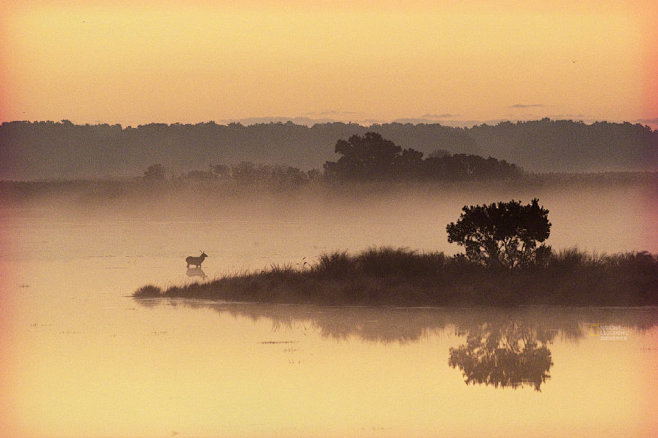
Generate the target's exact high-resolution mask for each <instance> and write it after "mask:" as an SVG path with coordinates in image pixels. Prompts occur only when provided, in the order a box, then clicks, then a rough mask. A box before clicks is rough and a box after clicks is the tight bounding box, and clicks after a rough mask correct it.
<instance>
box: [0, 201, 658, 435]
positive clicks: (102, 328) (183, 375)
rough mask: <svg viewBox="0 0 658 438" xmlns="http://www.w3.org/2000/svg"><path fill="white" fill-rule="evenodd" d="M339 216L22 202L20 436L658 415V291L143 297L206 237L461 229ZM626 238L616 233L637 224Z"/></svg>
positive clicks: (399, 236) (370, 235)
mask: <svg viewBox="0 0 658 438" xmlns="http://www.w3.org/2000/svg"><path fill="white" fill-rule="evenodd" d="M558 213H559V212H558ZM557 216H558V218H559V214H558V215H557ZM19 218H20V220H18V219H19ZM334 219H335V218H331V217H330V218H326V219H325V220H324V221H323V220H322V218H321V217H313V218H301V219H300V218H297V219H291V218H290V217H286V216H285V215H283V216H281V217H279V218H278V219H272V218H270V219H269V220H264V219H263V220H247V219H246V218H235V217H232V218H231V217H229V218H223V219H222V218H220V219H212V220H209V219H205V220H189V219H188V220H147V219H144V218H133V219H130V218H126V217H125V216H122V217H116V218H105V219H103V220H98V219H92V220H80V219H71V218H63V217H62V216H57V217H54V216H52V215H51V214H50V213H49V212H48V211H20V212H19V211H12V212H6V211H5V212H4V213H3V225H4V228H3V231H2V235H1V239H2V240H1V241H0V242H1V243H2V245H1V246H0V263H1V266H2V280H1V282H0V285H1V287H2V294H1V298H0V299H1V300H2V301H1V303H0V304H1V306H2V307H1V309H2V315H1V316H2V321H1V322H0V324H2V326H1V327H0V328H1V329H2V338H1V342H2V346H1V347H2V350H1V351H2V364H3V365H2V368H1V369H0V378H1V381H0V384H1V385H2V387H1V388H0V425H2V428H3V436H7V437H23V436H25V437H96V436H119V437H133V436H134V437H168V436H181V437H183V436H195V437H196V436H227V437H259V436H281V437H292V436H299V437H305V436H330V437H333V436H335V437H343V436H373V437H389V436H390V437H400V436H418V437H426V436H473V435H487V436H500V437H509V436H523V437H527V436H539V437H552V436H592V437H597V438H598V437H602V436H652V435H654V436H655V435H656V434H657V433H658V418H657V417H656V416H655V409H656V406H658V395H656V391H655V382H656V381H658V309H614V310H613V309H575V308H549V309H546V308H524V309H520V310H506V309H497V310H483V309H428V308H422V309H399V308H363V307H350V308H320V307H308V306H275V305H256V304H239V303H206V302H199V301H185V300H143V301H136V300H134V299H132V298H130V297H129V295H130V294H131V293H132V291H133V290H135V289H136V288H137V287H139V286H142V285H144V284H146V283H149V282H150V283H155V284H158V285H160V286H166V285H167V284H179V283H183V282H187V281H194V280H198V277H188V275H187V274H188V273H187V272H186V270H185V266H184V262H183V261H182V260H183V258H184V256H185V255H190V254H193V253H194V252H195V251H197V250H200V249H203V250H205V251H206V252H207V253H208V254H209V255H210V258H209V259H208V260H207V261H206V262H205V264H204V273H205V274H206V275H207V276H209V277H213V276H215V275H221V274H223V273H227V272H236V271H239V270H242V269H257V268H260V267H263V266H267V265H268V264H270V263H282V262H291V263H293V264H294V263H302V261H303V260H311V261H312V259H313V258H314V257H316V256H317V254H319V253H320V252H322V251H325V250H329V249H352V250H357V249H361V248H363V247H367V246H369V245H372V244H391V245H404V244H406V245H407V246H410V247H420V248H426V247H432V246H434V247H437V246H438V247H439V249H444V248H443V247H441V245H443V246H444V247H447V245H445V244H442V243H437V242H439V241H441V240H442V239H444V237H443V236H442V235H441V233H439V232H437V235H436V239H435V240H436V241H434V240H432V239H429V240H428V239H427V238H425V239H423V235H422V234H423V233H424V232H425V231H427V230H428V229H429V228H430V226H432V227H434V228H436V224H435V223H434V224H431V220H430V218H429V217H428V218H426V219H423V218H420V219H418V218H417V219H418V223H419V225H418V226H417V227H416V230H415V231H410V230H409V229H408V228H404V229H400V228H399V227H394V226H393V224H399V223H400V221H402V222H404V220H405V218H404V217H399V215H398V216H395V217H385V218H384V219H379V220H373V221H368V218H367V217H365V216H363V217H358V216H357V217H355V218H354V219H353V220H352V221H346V222H345V223H344V224H343V225H342V226H341V227H340V228H339V229H338V228H335V220H334ZM622 219H623V218H622ZM408 220H409V221H411V220H412V218H411V217H410V218H408ZM366 225H367V226H366ZM556 226H557V227H560V226H561V224H559V221H558V224H557V225H556ZM629 226H630V225H629ZM359 230H362V232H359ZM414 232H415V233H416V234H417V235H414ZM573 233H577V230H575V231H573ZM582 234H583V235H584V236H585V238H587V233H586V232H583V233H582ZM616 239H617V240H613V242H618V243H619V244H618V245H617V246H616V247H614V245H615V243H612V244H610V243H608V244H609V245H610V246H611V247H610V248H607V250H608V251H610V250H615V248H617V250H624V249H628V248H627V246H631V247H632V245H634V244H635V243H636V242H635V240H637V239H638V237H637V236H634V235H632V233H631V234H629V235H628V236H627V238H626V239H627V240H623V239H624V237H623V236H622V237H619V236H617V237H616ZM634 239H635V240H634ZM190 242H192V243H190ZM197 242H205V243H206V244H205V247H200V248H196V246H200V245H201V243H198V244H197ZM190 245H194V246H192V247H190ZM583 246H584V247H587V245H583ZM648 249H651V248H648ZM303 257H306V259H303ZM190 274H193V273H190Z"/></svg>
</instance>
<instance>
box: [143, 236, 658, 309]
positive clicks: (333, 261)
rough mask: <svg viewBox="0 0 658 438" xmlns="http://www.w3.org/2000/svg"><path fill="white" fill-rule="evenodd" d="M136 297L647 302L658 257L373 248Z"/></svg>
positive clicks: (654, 293) (656, 301) (657, 290)
mask: <svg viewBox="0 0 658 438" xmlns="http://www.w3.org/2000/svg"><path fill="white" fill-rule="evenodd" d="M133 296H134V297H136V298H147V297H183V298H195V299H211V300H227V301H241V302H265V303H291V304H292V303H295V304H302V303H308V304H321V305H399V306H446V305H448V306H464V305H465V306H474V305H527V304H549V305H596V306H645V305H658V257H656V256H655V255H652V254H649V253H647V252H635V253H625V254H617V255H600V256H596V255H591V254H586V253H583V252H579V251H577V250H567V251H562V252H559V253H553V254H551V255H549V256H548V257H547V258H546V259H545V260H544V261H543V263H541V264H527V265H524V266H518V267H515V268H513V269H509V268H507V267H504V266H499V265H491V264H482V263H476V262H473V261H470V260H468V259H467V258H466V257H464V256H463V255H457V256H453V257H449V256H446V255H444V254H443V253H440V252H433V253H418V252H415V251H411V250H407V249H394V248H373V249H369V250H366V251H364V252H362V253H360V254H357V255H350V254H348V253H346V252H334V253H329V254H324V255H322V256H320V258H319V260H318V261H317V262H316V263H314V264H311V265H310V266H309V265H305V266H304V267H293V266H292V265H284V266H280V265H273V266H271V267H270V268H269V269H265V270H262V271H260V272H251V273H245V274H239V275H229V276H225V277H222V278H219V279H216V280H213V281H210V282H207V283H193V284H190V285H186V286H173V287H169V288H167V289H164V290H162V289H159V288H157V287H154V286H145V287H142V288H140V289H138V290H137V291H136V292H135V293H134V294H133Z"/></svg>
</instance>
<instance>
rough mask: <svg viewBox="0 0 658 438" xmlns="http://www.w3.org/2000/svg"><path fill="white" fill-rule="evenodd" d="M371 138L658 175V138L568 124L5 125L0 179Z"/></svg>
mask: <svg viewBox="0 0 658 438" xmlns="http://www.w3.org/2000/svg"><path fill="white" fill-rule="evenodd" d="M367 132H375V133H378V134H380V135H382V136H383V137H384V138H386V139H389V140H391V141H392V142H394V143H396V144H397V145H400V146H401V147H402V148H403V149H413V150H415V151H417V152H422V153H424V154H426V155H428V154H431V153H432V152H434V151H437V150H444V151H447V152H449V153H450V154H453V155H458V154H466V155H479V156H482V157H488V156H492V157H495V158H497V159H499V160H507V161H509V162H513V163H515V164H517V165H519V166H521V167H523V168H525V169H527V170H530V171H539V172H565V171H569V172H579V171H610V170H656V169H658V131H652V130H651V129H650V128H649V127H646V126H642V125H639V124H636V125H632V124H630V123H607V122H600V123H594V124H585V123H582V122H575V121H570V120H559V121H554V120H549V119H543V120H539V121H530V122H518V123H510V122H503V123H500V124H498V125H495V126H490V125H486V124H485V125H480V126H474V127H471V128H453V127H447V126H442V125H439V124H419V125H412V124H401V123H390V124H382V125H379V124H375V125H371V126H361V125H357V124H345V123H325V124H316V125H314V126H312V127H308V126H303V125H296V124H293V123H291V122H288V123H268V124H258V125H250V126H243V125H241V124H239V123H231V124H228V125H220V124H216V123H214V122H208V123H199V124H195V125H189V124H188V125H184V124H177V123H176V124H171V125H167V124H157V123H154V124H148V125H143V126H138V127H136V128H133V127H125V128H124V127H122V126H121V125H108V124H99V125H75V124H73V123H71V122H69V121H62V122H7V123H3V124H2V125H1V126H0V179H3V180H14V179H19V180H31V179H44V178H81V177H85V178H98V177H105V176H136V175H139V174H141V173H142V172H143V170H144V169H145V168H146V167H148V166H149V165H151V164H153V163H161V164H162V165H163V166H165V167H166V168H168V169H171V170H173V171H174V172H177V173H180V172H185V171H190V170H193V169H203V168H208V166H209V165H211V164H217V163H223V164H226V165H235V164H238V163H240V162H242V161H251V162H258V163H264V164H268V165H290V164H293V165H294V166H295V167H298V168H300V169H303V170H309V169H315V168H320V167H321V166H322V165H323V163H325V162H326V161H330V160H335V155H334V145H335V144H336V141H337V140H338V139H346V138H349V137H351V136H352V135H361V136H362V135H365V134H366V133H367Z"/></svg>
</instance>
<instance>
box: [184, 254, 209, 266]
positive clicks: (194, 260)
mask: <svg viewBox="0 0 658 438" xmlns="http://www.w3.org/2000/svg"><path fill="white" fill-rule="evenodd" d="M206 257H208V254H206V253H205V252H203V251H201V255H200V256H199V257H192V256H189V257H187V258H186V259H185V262H186V263H187V267H188V268H189V267H190V265H193V266H196V267H197V268H200V267H201V263H203V261H204V260H205V259H206Z"/></svg>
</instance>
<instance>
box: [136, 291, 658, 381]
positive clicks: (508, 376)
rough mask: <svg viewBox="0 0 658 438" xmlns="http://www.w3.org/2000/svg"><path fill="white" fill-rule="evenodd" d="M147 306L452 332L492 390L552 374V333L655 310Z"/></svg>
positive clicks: (655, 320)
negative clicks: (461, 337) (460, 340)
mask: <svg viewBox="0 0 658 438" xmlns="http://www.w3.org/2000/svg"><path fill="white" fill-rule="evenodd" d="M137 301H138V302H139V303H140V304H142V305H144V306H148V307H152V306H155V307H157V306H159V305H169V306H174V307H178V306H180V307H184V308H212V309H213V310H215V311H216V312H217V313H218V314H220V315H231V316H233V317H240V318H248V319H250V320H253V321H258V320H269V321H271V323H272V330H273V331H277V330H279V329H280V328H282V327H289V328H294V327H296V326H299V327H304V329H306V328H307V327H310V328H313V329H315V330H316V331H317V332H318V333H319V334H320V335H321V336H322V337H325V338H332V339H338V340H345V341H349V340H350V338H356V339H359V340H360V341H362V342H377V343H382V344H388V343H394V342H396V343H400V344H408V343H414V342H418V341H419V340H420V339H422V338H424V337H427V336H431V335H433V334H440V333H445V332H446V331H448V330H450V329H453V328H454V331H455V333H456V334H457V335H458V336H466V343H465V344H463V345H460V346H458V347H453V348H450V349H449V358H448V364H449V366H451V367H453V368H459V369H460V370H461V372H462V374H463V377H464V380H465V382H466V384H476V383H477V384H485V385H491V386H493V387H495V388H510V387H511V388H520V387H524V386H526V387H531V388H534V389H535V390H536V391H540V388H541V386H542V385H543V384H544V383H546V381H547V380H549V379H550V374H549V371H550V368H551V366H552V365H553V360H552V359H553V358H552V357H551V351H550V350H549V348H548V346H549V345H550V344H551V343H552V342H553V341H554V340H555V338H556V337H557V336H559V337H560V339H562V340H567V341H571V342H578V340H579V339H581V338H583V337H584V336H587V334H588V332H589V329H590V325H591V324H615V325H619V326H620V327H627V328H632V329H634V330H638V331H644V330H648V329H651V328H652V327H655V326H658V312H656V311H655V308H634V309H631V308H619V309H615V308H578V307H526V308H509V309H502V308H472V309H464V308H393V307H323V306H308V305H282V304H260V303H253V304H246V303H226V302H213V301H202V300H186V299H181V298H175V299H172V298H168V299H163V298H154V299H137Z"/></svg>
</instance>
